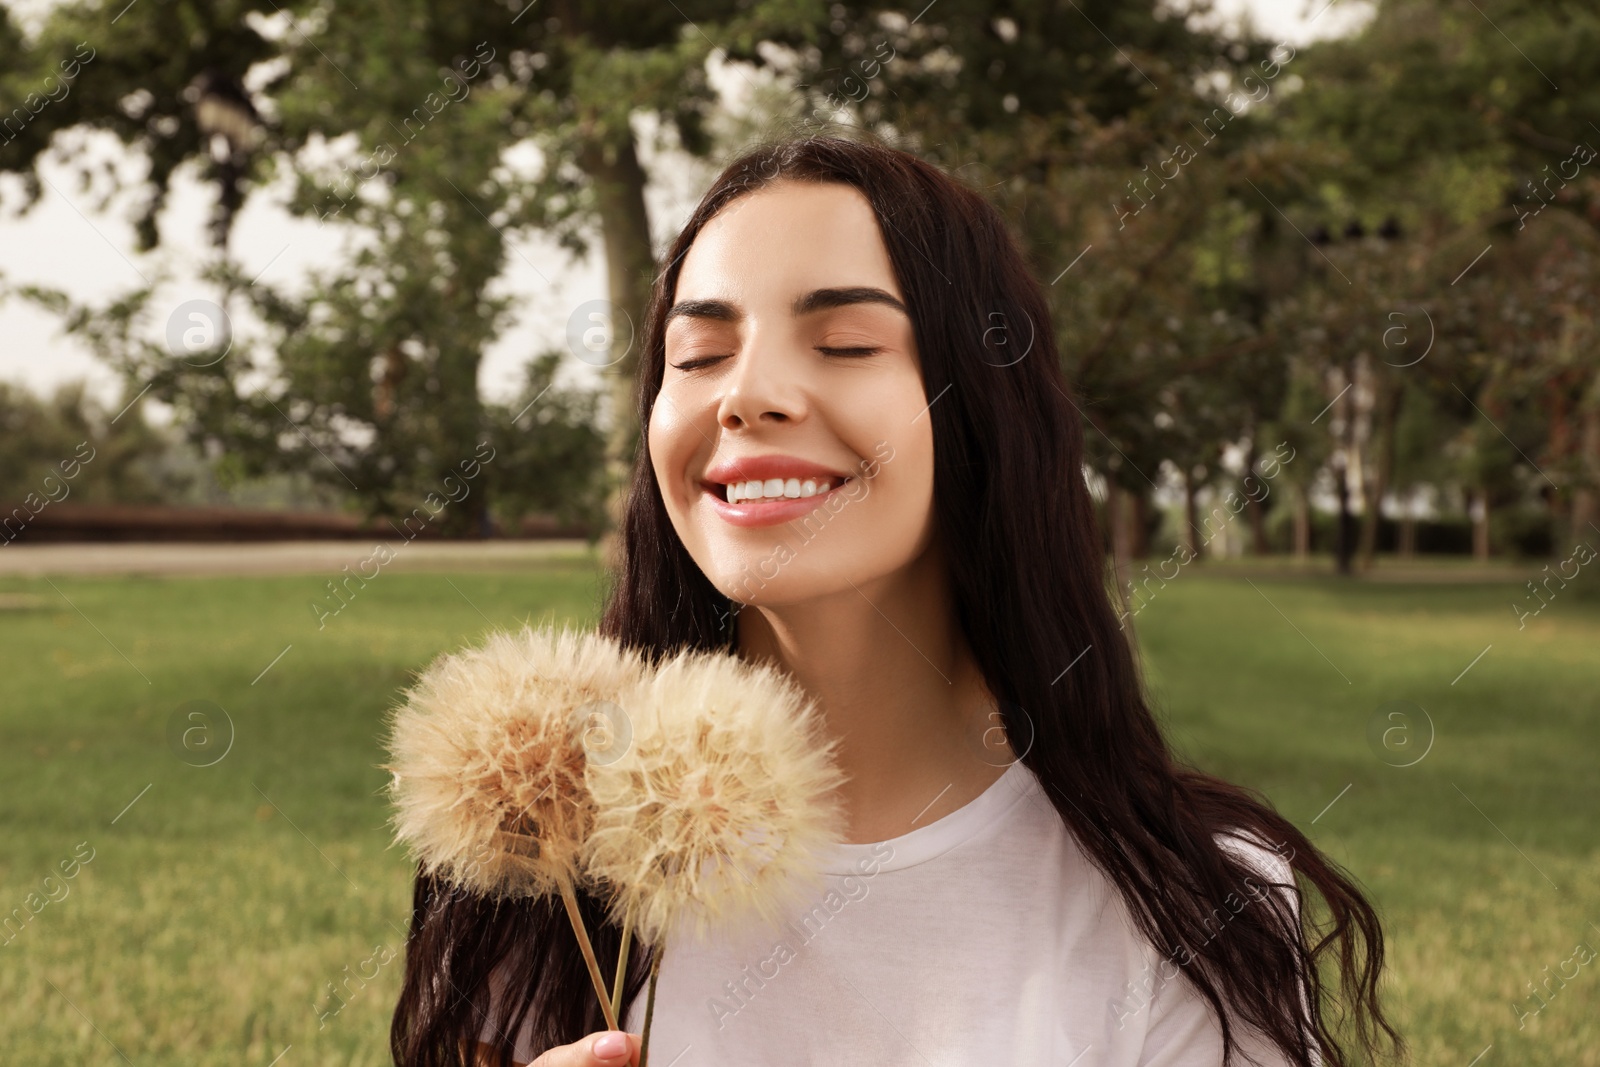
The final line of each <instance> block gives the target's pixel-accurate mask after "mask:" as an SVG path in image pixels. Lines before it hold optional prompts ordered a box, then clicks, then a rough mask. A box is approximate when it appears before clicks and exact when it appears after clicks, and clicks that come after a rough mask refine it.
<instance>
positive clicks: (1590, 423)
mask: <svg viewBox="0 0 1600 1067" xmlns="http://www.w3.org/2000/svg"><path fill="white" fill-rule="evenodd" d="M1590 393H1591V399H1590V400H1589V403H1588V404H1586V405H1585V406H1584V408H1583V412H1582V414H1581V415H1580V416H1579V427H1580V428H1579V430H1578V467H1579V469H1580V470H1581V471H1583V480H1582V481H1580V482H1579V484H1578V487H1577V488H1576V489H1575V490H1574V491H1573V494H1572V539H1573V540H1574V541H1587V540H1589V537H1590V536H1591V535H1592V534H1593V533H1594V529H1593V528H1592V527H1591V525H1590V524H1591V523H1592V524H1593V525H1594V526H1597V527H1600V493H1597V492H1596V486H1600V375H1597V376H1596V378H1595V382H1594V384H1593V385H1591V386H1590Z"/></svg>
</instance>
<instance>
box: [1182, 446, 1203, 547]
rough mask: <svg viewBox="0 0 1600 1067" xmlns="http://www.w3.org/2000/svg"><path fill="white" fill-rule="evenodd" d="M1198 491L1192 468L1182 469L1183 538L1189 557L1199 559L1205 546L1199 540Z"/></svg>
mask: <svg viewBox="0 0 1600 1067" xmlns="http://www.w3.org/2000/svg"><path fill="white" fill-rule="evenodd" d="M1197 493H1198V490H1197V489H1196V488H1195V484H1194V468H1192V467H1184V469H1183V521H1184V523H1186V524H1187V525H1188V530H1187V531H1185V533H1184V537H1185V538H1186V539H1187V544H1188V546H1189V555H1190V556H1192V557H1193V558H1194V559H1199V558H1200V554H1201V552H1202V550H1203V549H1204V548H1205V545H1204V544H1203V543H1202V542H1201V540H1200V520H1199V503H1198V501H1197V500H1196V499H1195V497H1196V495H1197Z"/></svg>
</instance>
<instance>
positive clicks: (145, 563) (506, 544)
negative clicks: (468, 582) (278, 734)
mask: <svg viewBox="0 0 1600 1067" xmlns="http://www.w3.org/2000/svg"><path fill="white" fill-rule="evenodd" d="M381 544H387V545H388V546H389V549H390V551H392V552H393V553H394V559H393V562H391V563H388V564H385V566H386V567H399V568H401V569H423V570H455V569H462V570H478V569H501V568H508V567H510V568H515V567H516V566H517V565H518V564H522V563H532V562H537V561H543V560H549V559H553V558H557V557H562V556H574V555H576V556H583V555H587V554H589V553H590V551H591V550H590V549H589V548H588V546H587V545H586V544H585V543H584V542H583V541H581V540H549V541H451V542H443V541H441V542H407V541H404V540H400V539H398V538H397V539H394V540H391V541H373V542H370V543H369V542H366V541H269V542H255V543H251V542H242V543H233V544H211V543H205V544H183V543H141V542H135V543H129V544H66V545H8V546H6V550H5V551H4V552H0V575H22V576H35V577H36V576H39V575H44V574H81V575H98V574H153V575H226V574H239V575H252V574H320V573H325V572H337V571H338V570H339V569H340V568H341V567H343V566H345V565H346V564H351V565H353V564H355V563H357V562H359V561H361V560H363V559H366V558H368V557H369V556H370V555H371V554H372V553H373V552H374V551H375V546H377V545H381Z"/></svg>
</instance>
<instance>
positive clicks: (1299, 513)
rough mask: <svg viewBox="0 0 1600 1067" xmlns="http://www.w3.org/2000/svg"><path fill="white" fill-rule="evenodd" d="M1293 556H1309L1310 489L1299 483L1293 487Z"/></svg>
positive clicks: (1301, 558)
mask: <svg viewBox="0 0 1600 1067" xmlns="http://www.w3.org/2000/svg"><path fill="white" fill-rule="evenodd" d="M1294 558H1295V559H1297V560H1299V561H1300V562H1302V563H1304V562H1305V561H1306V560H1308V559H1310V558H1311V490H1310V489H1309V488H1308V487H1306V486H1304V485H1300V484H1296V485H1295V487H1294Z"/></svg>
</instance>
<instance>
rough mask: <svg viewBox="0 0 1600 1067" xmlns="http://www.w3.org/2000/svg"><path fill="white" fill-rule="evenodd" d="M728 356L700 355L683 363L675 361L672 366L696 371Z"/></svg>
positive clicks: (677, 368) (675, 368)
mask: <svg viewBox="0 0 1600 1067" xmlns="http://www.w3.org/2000/svg"><path fill="white" fill-rule="evenodd" d="M727 358H728V357H727V356H700V357H699V358H698V359H686V360H684V361H683V362H682V363H674V364H673V365H672V367H673V369H674V370H682V371H695V370H699V369H700V368H701V367H706V366H710V365H711V364H713V363H715V362H716V361H717V360H719V359H727Z"/></svg>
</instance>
